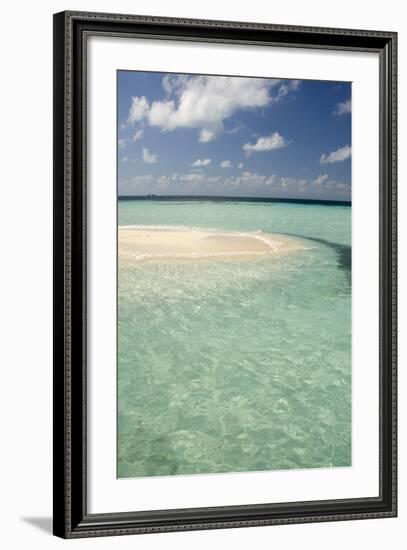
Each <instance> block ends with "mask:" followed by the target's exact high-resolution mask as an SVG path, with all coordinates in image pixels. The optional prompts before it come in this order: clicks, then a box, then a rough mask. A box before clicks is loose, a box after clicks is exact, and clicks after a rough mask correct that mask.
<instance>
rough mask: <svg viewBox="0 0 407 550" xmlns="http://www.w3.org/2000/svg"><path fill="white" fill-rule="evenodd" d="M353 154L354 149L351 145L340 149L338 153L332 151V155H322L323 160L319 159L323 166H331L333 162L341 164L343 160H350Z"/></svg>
mask: <svg viewBox="0 0 407 550" xmlns="http://www.w3.org/2000/svg"><path fill="white" fill-rule="evenodd" d="M351 154H352V148H351V147H350V145H345V146H344V147H340V148H339V149H337V150H336V151H332V153H329V155H325V154H323V155H321V158H320V159H319V162H320V163H321V164H331V163H333V162H341V161H343V160H346V159H348V158H349V157H350V156H351Z"/></svg>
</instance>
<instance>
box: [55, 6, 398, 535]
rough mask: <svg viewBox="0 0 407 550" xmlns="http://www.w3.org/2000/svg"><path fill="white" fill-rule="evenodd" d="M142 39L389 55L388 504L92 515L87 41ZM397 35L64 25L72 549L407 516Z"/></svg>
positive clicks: (104, 17) (62, 420) (60, 386)
mask: <svg viewBox="0 0 407 550" xmlns="http://www.w3.org/2000/svg"><path fill="white" fill-rule="evenodd" d="M95 35H105V36H111V37H134V36H137V37H139V38H140V37H141V38H155V39H161V40H178V41H203V42H208V43H211V42H212V43H214V42H217V43H233V44H243V45H247V47H250V45H253V44H255V45H263V46H265V47H273V46H285V47H292V48H318V49H325V50H347V51H355V52H359V51H363V52H374V53H377V54H378V56H379V66H380V68H379V75H380V76H379V81H380V82H379V85H380V90H379V98H380V108H379V113H378V116H379V118H380V130H379V134H380V144H379V157H380V158H379V159H378V161H379V165H380V169H379V174H380V175H379V180H380V181H379V188H380V201H379V202H380V208H379V210H380V212H379V217H380V220H379V227H380V237H379V241H380V243H379V248H380V254H379V255H380V258H379V264H380V267H379V269H380V289H379V294H380V295H379V297H378V298H379V312H380V329H379V330H380V335H379V336H380V338H379V340H380V345H379V349H378V354H379V368H380V427H379V429H380V434H379V441H380V449H379V457H380V460H379V462H380V465H379V470H380V471H379V479H380V482H379V486H380V492H379V496H378V497H375V498H372V497H369V498H363V495H362V496H361V498H352V499H345V500H326V501H318V502H316V501H307V502H289V503H278V504H262V505H250V504H247V505H242V506H222V507H210V508H193V509H169V510H160V511H143V512H126V513H115V512H114V511H112V513H108V514H89V513H88V511H87V398H86V395H87V371H86V354H87V346H86V339H87V334H86V330H87V329H86V297H87V277H86V258H87V255H86V246H87V233H86V166H87V157H86V141H87V136H86V77H87V75H86V59H87V38H88V37H89V36H95ZM396 56H397V34H396V33H393V32H378V31H367V30H351V29H334V28H317V27H299V26H286V25H266V24H260V23H242V22H230V21H209V20H192V19H178V18H167V17H165V18H163V17H147V16H137V15H119V14H104V13H86V12H74V11H72V12H71V11H66V12H62V13H58V14H55V15H54V528H53V529H54V534H55V535H56V536H59V537H63V538H78V537H96V536H105V535H124V534H139V533H156V532H167V531H183V530H196V529H219V528H230V527H250V526H260V525H275V524H289V523H305V522H323V521H338V520H353V519H369V518H386V517H394V516H396V514H397V401H396V399H397V388H396V384H397V378H396V361H397V351H396V346H397V332H396V330H397V328H396V323H397V309H396V307H397V245H396V238H397V227H396V223H397V222H396V180H397V149H396V148H397V104H396V102H397V65H396V63H397V58H396Z"/></svg>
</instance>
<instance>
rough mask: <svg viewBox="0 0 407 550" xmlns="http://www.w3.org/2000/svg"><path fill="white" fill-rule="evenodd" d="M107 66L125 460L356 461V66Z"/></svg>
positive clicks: (194, 467) (150, 465)
mask: <svg viewBox="0 0 407 550" xmlns="http://www.w3.org/2000/svg"><path fill="white" fill-rule="evenodd" d="M116 75H117V477H118V478H119V479H121V478H135V477H151V476H181V475H193V474H200V475H202V474H221V473H239V472H264V471H271V470H303V469H317V468H319V469H321V468H350V467H352V307H351V302H352V271H351V258H352V177H351V175H352V170H351V152H352V83H351V82H347V81H328V80H301V79H295V78H292V79H286V78H285V79H281V78H279V77H278V75H275V78H256V77H246V76H244V75H242V76H229V75H217V74H213V75H211V74H178V73H160V72H154V71H151V72H147V71H134V70H121V69H119V70H117V73H116ZM273 76H274V75H273ZM294 76H295V75H293V77H294Z"/></svg>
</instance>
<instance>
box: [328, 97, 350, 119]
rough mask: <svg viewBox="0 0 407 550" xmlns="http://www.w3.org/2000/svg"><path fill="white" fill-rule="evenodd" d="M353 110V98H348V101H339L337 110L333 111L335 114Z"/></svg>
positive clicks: (344, 113)
mask: <svg viewBox="0 0 407 550" xmlns="http://www.w3.org/2000/svg"><path fill="white" fill-rule="evenodd" d="M351 111H352V103H351V100H350V99H348V100H347V101H343V102H341V103H338V104H337V106H336V108H335V110H334V111H333V112H332V114H333V115H338V116H340V115H346V114H348V113H350V112H351Z"/></svg>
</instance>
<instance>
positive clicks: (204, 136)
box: [199, 129, 216, 143]
mask: <svg viewBox="0 0 407 550" xmlns="http://www.w3.org/2000/svg"><path fill="white" fill-rule="evenodd" d="M215 138H216V134H215V132H211V131H210V130H205V129H203V130H201V133H200V134H199V141H200V142H201V143H208V141H212V140H213V139H215Z"/></svg>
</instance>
